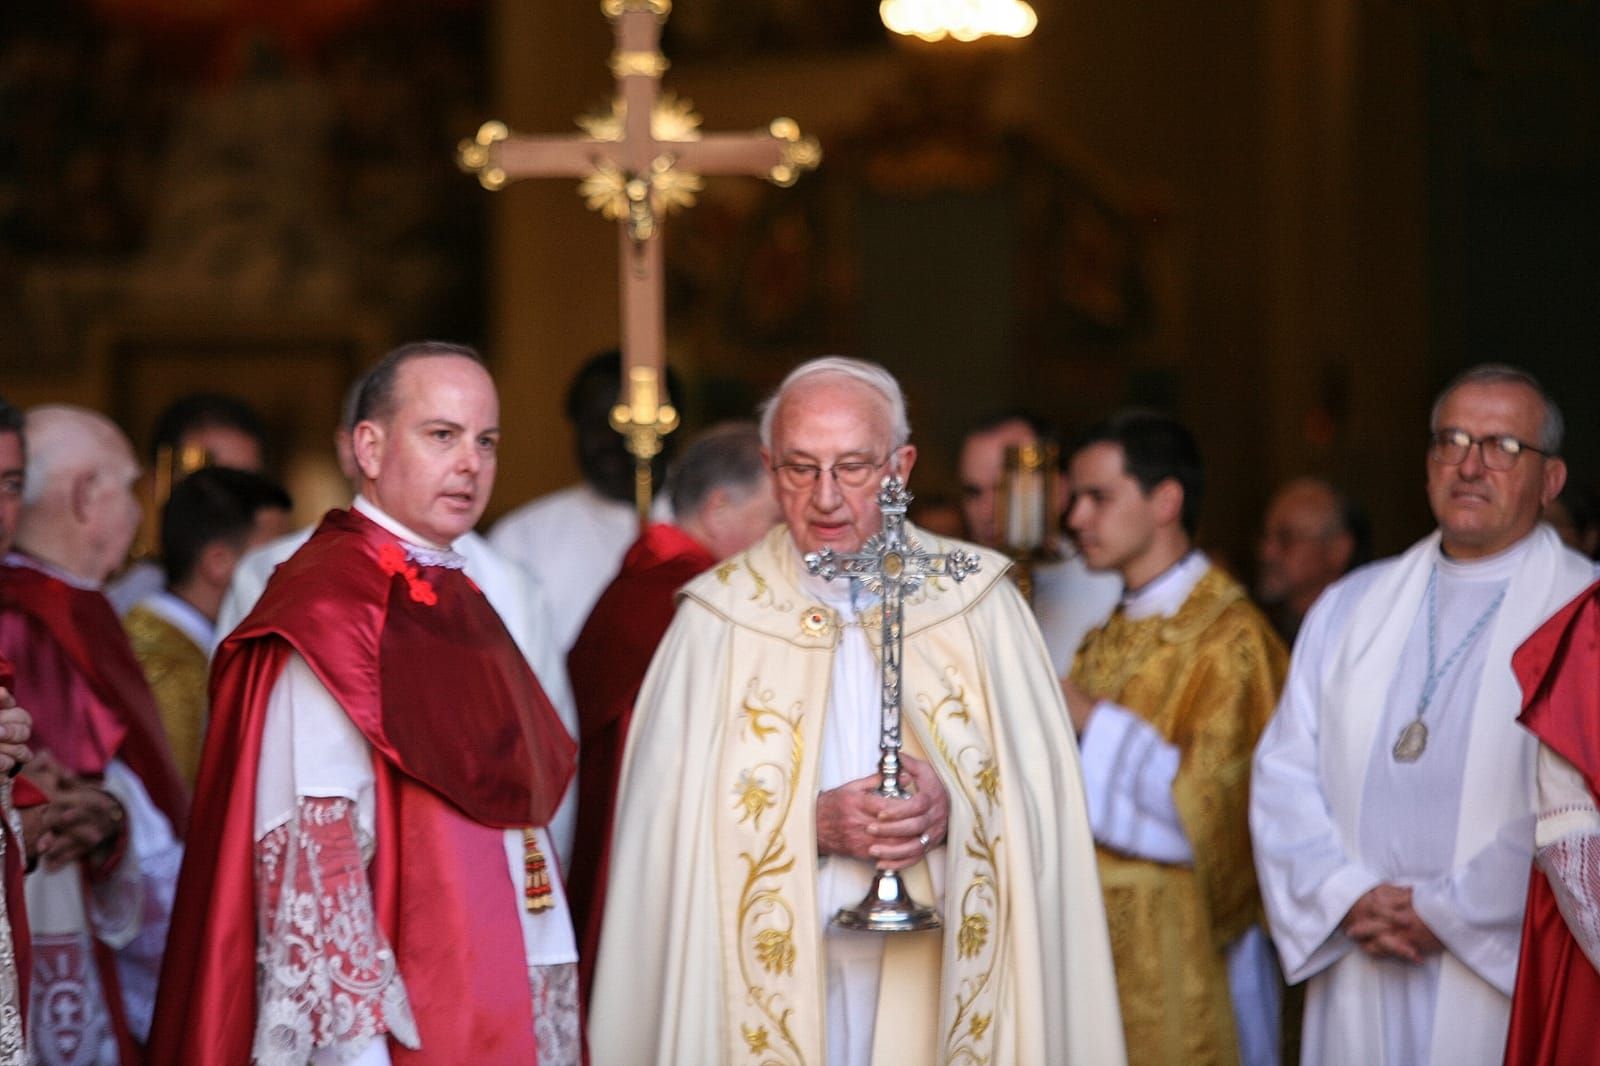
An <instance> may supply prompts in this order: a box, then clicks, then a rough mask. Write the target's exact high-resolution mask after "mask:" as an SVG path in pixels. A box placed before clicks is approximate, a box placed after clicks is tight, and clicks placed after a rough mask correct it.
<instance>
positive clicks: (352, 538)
mask: <svg viewBox="0 0 1600 1066" xmlns="http://www.w3.org/2000/svg"><path fill="white" fill-rule="evenodd" d="M397 544H398V542H397V541H396V540H395V538H394V537H393V536H392V535H390V534H388V533H387V532H385V531H384V530H382V529H381V528H380V527H378V526H377V525H375V524H374V523H372V522H370V521H369V520H367V519H366V518H364V517H362V516H360V515H358V514H355V513H352V512H344V511H332V512H330V513H329V514H328V516H327V517H326V518H325V519H324V520H323V523H322V526H321V527H320V528H319V529H318V531H317V533H316V534H315V535H314V536H313V537H312V539H311V540H310V541H309V542H307V544H306V545H305V546H304V547H303V548H302V549H301V550H300V551H299V552H298V553H297V554H296V555H295V556H294V557H293V558H292V559H290V560H289V561H288V562H286V563H285V564H284V565H283V566H281V567H280V568H279V569H278V571H277V573H275V574H274V576H273V578H272V581H271V582H270V583H269V584H268V586H267V590H266V592H265V593H264V594H263V597H262V600H261V602H260V603H259V604H258V605H257V607H256V609H255V611H254V612H252V613H251V615H250V616H249V617H248V618H246V619H245V621H244V622H243V623H242V624H241V625H240V626H239V628H238V629H236V630H235V631H234V632H233V634H232V635H231V636H230V637H229V638H228V640H227V641H225V642H224V644H223V646H222V647H221V649H219V651H218V654H217V658H216V662H215V663H214V665H213V668H212V677H211V695H212V719H211V724H210V726H209V728H208V730H207V734H206V743H205V749H204V752H203V753H202V756H201V762H200V774H199V777H198V779H197V782H196V796H197V797H198V801H197V804H196V811H197V814H196V819H195V826H194V831H193V832H192V833H191V835H190V840H189V844H188V850H187V852H186V854H185V858H184V865H183V873H182V875H181V876H180V878H179V882H178V899H177V903H176V906H175V907H174V910H173V925H172V932H171V934H170V936H169V939H168V943H167V953H166V960H165V967H164V969H163V971H162V978H161V991H160V999H159V1002H158V1003H157V1007H156V1020H155V1026H154V1030H153V1033H152V1036H151V1055H152V1061H156V1062H161V1063H171V1064H174V1066H177V1064H186V1063H194V1064H207V1066H231V1064H234V1063H244V1062H248V1061H249V1056H250V1043H251V1039H252V1036H253V1034H254V1031H255V1012H256V978H255V955H256V910H255V898H256V897H255V868H254V863H255V842H254V831H255V824H254V823H255V791H256V772H257V767H258V764H259V762H260V755H261V733H262V726H263V724H264V721H265V718H266V707H267V699H268V696H269V695H270V694H271V692H272V688H273V686H274V684H275V683H276V681H277V679H278V676H279V674H280V673H281V672H282V670H283V667H284V664H285V663H286V662H287V661H288V658H289V656H290V654H291V653H292V652H298V653H299V654H300V655H301V657H302V658H304V659H305V661H306V662H307V664H308V665H310V667H311V669H312V670H313V671H314V672H315V673H316V674H317V676H318V678H319V679H320V680H321V681H322V682H323V684H324V685H326V686H327V688H328V690H329V692H331V693H332V694H333V696H334V697H335V699H337V700H338V702H339V704H340V705H341V707H343V708H344V710H345V712H346V713H347V714H349V716H350V718H351V720H352V721H353V722H355V724H356V725H357V726H358V727H359V728H360V729H361V731H362V733H363V734H364V735H365V736H366V738H367V740H368V741H369V743H371V745H372V748H373V764H374V770H375V774H376V781H377V788H376V795H375V802H376V807H377V815H378V816H377V834H378V839H377V841H376V850H375V852H374V856H373V861H372V865H371V867H370V871H369V875H370V879H371V883H372V890H373V901H374V905H375V908H376V914H377V917H378V921H379V922H380V923H381V925H382V927H383V929H384V931H385V933H386V934H387V935H388V936H389V938H390V942H391V944H392V945H393V947H394V949H395V953H396V958H397V959H398V961H399V966H400V971H401V975H402V977H403V979H404V980H405V982H406V989H407V992H408V994H409V996H410V1000H411V1006H412V1010H413V1013H414V1014H415V1016H416V1019H417V1025H418V1029H419V1032H420V1034H421V1037H422V1042H423V1049H424V1050H423V1051H422V1052H420V1053H413V1052H410V1051H407V1050H406V1049H405V1048H402V1047H400V1046H399V1045H398V1044H396V1043H394V1042H393V1041H390V1044H389V1052H390V1055H391V1057H392V1058H393V1060H394V1061H395V1062H397V1063H403V1062H429V1063H446V1062H448V1063H455V1062H462V1063H466V1062H532V1061H535V1055H536V1048H535V1046H534V1039H533V1028H532V1017H533V1015H532V1006H531V1000H530V994H529V988H528V973H527V966H526V959H525V956H524V952H523V946H522V931H521V925H520V920H519V917H518V915H517V912H516V910H515V908H514V907H512V906H509V905H507V906H494V905H492V904H491V903H490V901H495V900H502V899H503V900H506V901H508V904H509V902H510V901H511V900H513V899H514V898H516V896H515V894H514V893H513V886H512V885H511V884H510V874H509V872H508V870H507V866H506V859H505V850H504V845H503V841H502V837H501V830H502V829H505V828H511V827H514V826H519V825H531V824H543V823H544V822H545V821H547V820H548V818H549V815H550V813H551V812H553V811H554V810H555V808H556V805H557V804H558V803H559V801H560V798H561V793H562V791H563V790H564V789H565V788H566V784H567V781H568V780H569V779H570V778H571V775H572V770H573V765H574V762H575V750H574V749H575V745H574V744H573V742H572V740H571V738H570V737H568V736H567V734H566V730H565V729H564V728H563V727H562V725H561V721H560V719H559V718H558V717H557V716H556V713H555V711H554V709H553V708H552V707H551V706H550V703H549V700H548V699H546V698H545V696H544V693H543V690H542V689H540V687H539V684H538V681H537V680H536V679H535V678H534V676H533V674H532V672H531V671H530V670H529V669H528V666H527V662H526V660H525V659H523V657H522V656H521V654H520V653H519V652H518V651H517V648H516V644H515V643H514V642H513V640H512V639H511V636H510V634H509V633H507V632H506V630H505V627H504V625H503V624H501V622H500V619H499V616H497V615H496V614H495V613H494V611H493V609H492V608H491V607H489V605H488V601H486V600H485V599H484V598H483V595H482V593H481V592H479V591H478V590H477V588H476V587H475V586H473V585H472V583H471V582H470V581H469V580H468V579H467V578H466V577H465V575H464V574H462V573H460V572H459V571H456V570H448V569H443V568H414V569H413V572H412V574H411V575H409V576H408V575H407V574H405V573H403V572H398V571H396V570H395V569H394V568H393V566H392V564H393V561H394V557H393V553H392V549H387V548H385V545H397ZM385 558H387V559H388V560H389V563H390V564H391V565H390V566H389V568H388V569H386V568H385V563H384V562H383V560H384V559H385ZM419 583H420V584H419ZM424 586H425V587H424ZM429 601H431V602H429Z"/></svg>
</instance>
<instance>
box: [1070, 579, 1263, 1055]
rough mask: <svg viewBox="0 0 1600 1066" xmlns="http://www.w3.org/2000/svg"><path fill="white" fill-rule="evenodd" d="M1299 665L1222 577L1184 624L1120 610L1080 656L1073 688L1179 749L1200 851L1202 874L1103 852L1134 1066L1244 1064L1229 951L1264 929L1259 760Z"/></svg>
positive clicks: (1208, 585)
mask: <svg viewBox="0 0 1600 1066" xmlns="http://www.w3.org/2000/svg"><path fill="white" fill-rule="evenodd" d="M1287 666H1288V655H1287V653H1286V652H1285V651H1284V648H1283V644H1282V643H1281V642H1280V641H1279V640H1278V638H1277V636H1276V635H1275V634H1274V633H1273V632H1272V629H1271V627H1270V626H1269V624H1268V623H1267V621H1266V619H1265V618H1263V617H1262V615H1261V613H1260V612H1259V611H1257V610H1256V609H1255V607H1253V606H1252V605H1251V604H1250V602H1249V601H1248V599H1247V598H1246V597H1245V593H1244V590H1243V589H1242V588H1240V586H1239V585H1238V583H1236V582H1235V581H1233V580H1232V579H1231V578H1229V577H1228V576H1227V575H1225V574H1224V573H1223V572H1222V571H1220V570H1218V569H1217V568H1216V567H1212V568H1211V569H1209V570H1207V571H1206V573H1205V574H1204V575H1203V576H1202V577H1201V578H1200V580H1199V581H1198V582H1197V583H1196V584H1195V587H1194V589H1193V591H1191V592H1190V594H1189V597H1188V599H1187V600H1185V601H1184V603H1183V606H1182V607H1181V608H1180V609H1179V610H1178V612H1177V613H1176V614H1174V615H1170V616H1156V617H1151V618H1144V619H1139V620H1137V621H1133V620H1129V619H1128V618H1127V617H1126V616H1125V615H1124V614H1123V613H1122V611H1121V610H1120V609H1119V610H1118V611H1117V612H1116V613H1115V614H1113V615H1112V616H1111V618H1110V619H1109V620H1108V621H1107V622H1106V623H1105V625H1103V626H1102V627H1100V628H1099V629H1097V630H1094V631H1093V632H1091V633H1090V634H1089V636H1088V637H1087V638H1085V640H1084V643H1083V645H1082V647H1080V648H1079V650H1078V655H1077V659H1076V661H1075V662H1074V664H1073V669H1072V679H1073V681H1075V682H1076V683H1077V684H1078V685H1079V686H1080V687H1081V688H1082V689H1083V690H1084V691H1085V692H1087V693H1088V694H1089V695H1091V696H1093V697H1094V698H1096V699H1106V700H1110V701H1112V702H1113V703H1116V704H1118V705H1120V706H1122V707H1125V708H1127V709H1128V710H1130V711H1132V712H1134V713H1135V714H1138V715H1139V716H1140V717H1142V718H1144V719H1145V720H1146V721H1147V722H1149V723H1150V724H1151V725H1152V726H1154V727H1155V729H1156V730H1157V731H1158V732H1159V733H1160V734H1161V736H1162V738H1163V739H1164V740H1166V741H1167V742H1168V743H1169V744H1172V745H1174V746H1176V747H1177V748H1178V750H1179V753H1180V761H1179V766H1178V774H1177V778H1176V779H1175V780H1174V782H1173V786H1172V794H1173V801H1174V804H1175V806H1176V807H1177V811H1178V816H1179V818H1180V819H1181V821H1182V823H1183V829H1184V834H1185V836H1186V837H1187V838H1188V841H1189V844H1190V846H1191V848H1192V849H1193V851H1194V864H1193V865H1192V866H1176V865H1169V864H1166V863H1159V862H1154V861H1151V860H1148V859H1141V858H1134V857H1131V856H1128V855H1125V854H1121V853H1118V852H1114V851H1112V850H1110V849H1108V848H1105V847H1099V846H1097V847H1096V852H1097V856H1098V859H1099V865H1100V880H1101V885H1102V887H1103V889H1104V892H1105V906H1106V921H1107V923H1108V924H1109V926H1110V929H1111V950H1112V956H1113V958H1114V959H1115V962H1116V968H1117V987H1118V996H1119V999H1120V1000H1121V1004H1122V1018H1123V1029H1124V1033H1125V1036H1126V1038H1127V1046H1128V1061H1129V1062H1130V1063H1174V1064H1176V1063H1182V1064H1185V1066H1188V1064H1202V1063H1232V1062H1237V1061H1238V1059H1239V1051H1238V1040H1237V1035H1236V1032H1235V1029H1234V1016H1233V1009H1232V1003H1231V1000H1230V998H1229V994H1228V975H1227V969H1226V960H1225V951H1226V949H1227V948H1228V946H1229V945H1230V944H1231V943H1232V942H1233V941H1235V940H1236V939H1238V937H1239V936H1240V935H1241V934H1243V933H1244V932H1245V930H1246V929H1248V928H1249V927H1250V926H1251V925H1252V924H1253V923H1256V922H1258V921H1260V920H1261V900H1260V896H1259V894H1258V892H1257V890H1256V875H1255V866H1254V864H1253V862H1252V859H1251V853H1250V827H1249V821H1248V802H1249V786H1250V758H1251V752H1252V750H1253V749H1254V747H1255V742H1256V738H1257V737H1258V736H1260V734H1261V731H1262V729H1264V728H1265V727H1266V724H1267V720H1268V719H1269V718H1270V717H1271V715H1272V711H1273V708H1274V707H1275V706H1276V704H1277V699H1278V693H1279V690H1280V689H1281V688H1282V685H1283V679H1284V674H1285V672H1286V670H1287ZM1089 728H1091V729H1092V728H1093V723H1092V721H1091V724H1090V726H1089Z"/></svg>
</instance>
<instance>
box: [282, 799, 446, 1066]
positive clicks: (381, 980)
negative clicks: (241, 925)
mask: <svg viewBox="0 0 1600 1066" xmlns="http://www.w3.org/2000/svg"><path fill="white" fill-rule="evenodd" d="M256 874H257V877H256V881H257V895H258V899H259V901H260V907H261V912H260V915H259V919H258V920H259V929H260V945H261V946H260V949H259V951H258V953H257V960H256V961H257V982H258V988H257V1002H258V1004H259V1013H258V1015H257V1018H256V1032H255V1042H254V1048H253V1050H252V1053H251V1058H252V1061H254V1062H257V1063H261V1064H262V1066H304V1063H305V1062H306V1061H307V1060H308V1059H309V1058H310V1057H311V1053H312V1052H313V1051H314V1050H317V1049H322V1048H327V1049H332V1050H333V1053H334V1058H335V1060H336V1061H338V1062H348V1061H350V1060H352V1059H354V1058H355V1057H356V1056H357V1055H359V1054H360V1053H361V1051H362V1050H363V1049H364V1048H365V1047H366V1046H367V1044H368V1043H370V1042H371V1041H372V1040H373V1039H374V1038H378V1037H381V1036H382V1034H384V1033H388V1034H389V1035H390V1036H391V1037H393V1038H394V1039H395V1040H396V1041H398V1042H399V1043H401V1044H403V1045H405V1046H406V1047H408V1048H412V1049H413V1050H416V1049H420V1048H421V1046H422V1041H421V1039H420V1037H419V1036H418V1034H417V1023H416V1020H415V1019H414V1018H413V1017H412V1014H411V1004H410V1001H409V1000H408V999H407V997H406V990H405V983H404V981H402V980H401V977H400V972H399V970H398V968H397V967H396V965H395V957H394V950H393V949H392V948H391V947H390V946H389V942H388V938H387V937H385V936H384V934H383V930H382V929H380V928H379V927H378V924H377V918H376V916H375V915H374V913H373V908H372V892H371V889H370V887H369V886H368V884H367V879H366V869H365V863H364V861H363V859H362V848H361V843H360V841H359V838H358V834H357V830H356V823H355V808H354V804H352V803H351V801H350V800H347V799H342V798H321V797H302V798H301V799H300V801H299V804H298V806H297V809H296V813H295V818H294V819H293V821H291V822H288V823H285V824H284V825H281V826H278V827H277V828H276V829H274V830H272V831H271V832H270V833H268V834H267V835H266V836H265V837H263V838H261V840H260V841H259V842H257V844H256Z"/></svg>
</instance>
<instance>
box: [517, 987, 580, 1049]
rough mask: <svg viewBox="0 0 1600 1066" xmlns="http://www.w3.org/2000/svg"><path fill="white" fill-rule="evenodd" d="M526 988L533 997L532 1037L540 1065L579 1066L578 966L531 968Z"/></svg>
mask: <svg viewBox="0 0 1600 1066" xmlns="http://www.w3.org/2000/svg"><path fill="white" fill-rule="evenodd" d="M528 989H529V991H530V992H531V993H532V994H533V1035H534V1039H535V1040H536V1041H537V1042H538V1044H539V1066H582V1063H583V1040H582V1036H581V1034H580V1033H579V1030H578V964H577V963H575V962H563V963H557V964H556V965H554V966H530V967H528Z"/></svg>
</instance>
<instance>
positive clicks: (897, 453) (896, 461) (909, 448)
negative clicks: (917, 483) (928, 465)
mask: <svg viewBox="0 0 1600 1066" xmlns="http://www.w3.org/2000/svg"><path fill="white" fill-rule="evenodd" d="M915 465H917V446H916V445H915V444H902V445H900V447H898V448H896V449H895V450H894V452H893V454H892V459H891V462H890V463H889V469H891V470H893V471H894V472H895V473H897V474H899V475H900V480H901V481H904V482H905V483H906V484H907V485H909V484H911V468H912V467H913V466H915Z"/></svg>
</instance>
